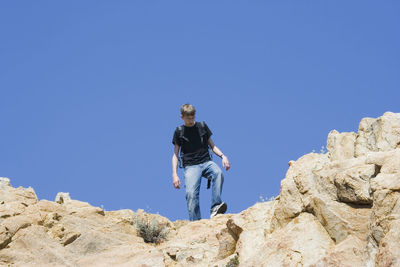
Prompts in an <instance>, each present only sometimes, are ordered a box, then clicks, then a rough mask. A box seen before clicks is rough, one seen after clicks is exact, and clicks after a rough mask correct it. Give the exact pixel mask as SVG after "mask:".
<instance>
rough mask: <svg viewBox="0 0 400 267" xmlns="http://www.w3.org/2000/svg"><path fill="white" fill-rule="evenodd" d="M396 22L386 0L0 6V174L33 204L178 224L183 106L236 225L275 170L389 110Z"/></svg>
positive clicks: (395, 96) (398, 65) (205, 194)
mask: <svg viewBox="0 0 400 267" xmlns="http://www.w3.org/2000/svg"><path fill="white" fill-rule="evenodd" d="M399 14H400V4H399V1H379V2H377V1H201V2H199V1H196V2H195V1H98V0H96V1H1V2H0V100H1V103H0V127H1V130H0V176H6V177H9V178H10V179H11V183H12V185H13V186H15V187H17V186H23V187H28V186H32V187H33V188H34V189H35V191H36V194H37V195H38V197H39V199H49V200H54V198H55V196H56V194H57V192H69V193H70V195H71V197H72V198H73V199H78V200H81V201H87V202H89V203H90V204H92V205H95V206H100V205H103V206H104V208H105V209H106V210H116V209H122V208H128V209H132V210H134V211H135V210H137V209H139V208H143V209H145V210H146V211H149V212H152V213H156V212H159V213H160V214H161V215H163V216H166V217H168V218H169V219H170V220H176V219H187V218H188V213H187V210H186V200H185V192H184V189H183V188H182V189H180V190H176V189H174V188H173V186H172V176H171V173H172V171H171V157H172V154H173V145H172V142H171V141H172V135H173V132H174V130H175V127H177V126H178V125H181V124H182V123H183V122H182V120H181V119H180V117H179V115H180V114H179V108H180V106H181V105H182V104H184V103H191V104H193V105H194V106H195V107H196V109H197V116H196V120H197V121H206V122H207V124H208V125H209V127H210V129H211V130H212V131H213V133H214V135H213V139H214V142H215V144H216V145H217V146H218V147H219V148H220V149H221V150H222V151H223V152H224V153H225V154H226V155H227V156H228V157H229V159H230V162H231V169H230V170H229V171H225V170H224V174H225V184H224V188H223V193H222V197H223V200H224V201H226V202H227V203H228V212H231V213H238V212H240V211H242V210H244V209H246V208H248V207H250V206H252V205H253V204H255V203H256V202H257V201H259V196H260V195H262V196H263V197H271V196H276V195H278V194H279V190H280V181H281V180H282V179H283V178H284V177H285V174H286V171H287V168H288V161H289V160H296V159H298V158H299V157H300V156H302V155H304V154H306V153H309V152H311V151H312V150H316V151H319V150H320V148H321V146H325V145H326V137H327V135H328V133H329V131H331V130H332V129H336V130H338V131H357V128H358V123H359V121H360V120H361V118H363V117H378V116H381V115H382V114H383V113H384V112H386V111H392V112H400V108H399V107H400V105H399V99H400V49H399V48H400V34H399V27H400V16H399ZM214 160H215V161H216V162H217V163H218V164H219V165H220V166H221V160H220V159H219V158H217V157H216V156H215V157H214ZM178 175H179V177H180V178H181V179H182V181H183V180H184V177H183V173H182V170H181V169H180V170H179V172H178ZM205 181H206V180H205V179H204V180H203V183H202V186H201V188H202V189H201V195H200V202H201V212H202V217H203V218H208V217H209V212H208V210H209V205H210V197H211V195H210V190H206V189H205V188H206V182H205Z"/></svg>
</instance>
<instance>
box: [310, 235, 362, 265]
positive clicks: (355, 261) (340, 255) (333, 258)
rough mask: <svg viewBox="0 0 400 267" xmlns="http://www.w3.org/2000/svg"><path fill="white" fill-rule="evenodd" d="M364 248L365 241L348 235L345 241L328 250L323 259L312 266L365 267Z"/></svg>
mask: <svg viewBox="0 0 400 267" xmlns="http://www.w3.org/2000/svg"><path fill="white" fill-rule="evenodd" d="M365 247H366V241H362V240H360V239H358V238H357V237H355V236H353V235H349V236H347V238H346V239H345V240H343V241H342V242H341V243H339V244H338V245H336V246H334V247H333V248H332V249H331V250H329V252H328V253H327V254H326V256H325V257H324V258H322V259H321V260H319V261H318V262H317V263H315V264H313V265H312V266H332V267H333V266H335V267H353V266H366V258H365Z"/></svg>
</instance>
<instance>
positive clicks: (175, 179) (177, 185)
mask: <svg viewBox="0 0 400 267" xmlns="http://www.w3.org/2000/svg"><path fill="white" fill-rule="evenodd" d="M172 182H173V184H174V187H175V188H176V189H180V188H181V187H180V186H181V180H180V179H179V177H178V175H176V174H175V175H173V176H172Z"/></svg>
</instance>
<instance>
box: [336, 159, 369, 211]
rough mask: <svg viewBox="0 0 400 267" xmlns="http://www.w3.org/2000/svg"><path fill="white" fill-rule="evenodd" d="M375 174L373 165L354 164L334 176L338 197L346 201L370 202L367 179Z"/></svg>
mask: <svg viewBox="0 0 400 267" xmlns="http://www.w3.org/2000/svg"><path fill="white" fill-rule="evenodd" d="M374 175H375V165H373V164H368V165H363V166H355V167H353V168H349V169H347V170H345V171H343V172H339V173H338V174H337V175H336V176H335V185H336V187H337V189H338V198H339V199H340V200H341V201H343V202H347V203H354V204H371V203H372V195H371V186H370V183H369V180H370V179H371V178H372V177H373V176H374Z"/></svg>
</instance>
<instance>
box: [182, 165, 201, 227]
mask: <svg viewBox="0 0 400 267" xmlns="http://www.w3.org/2000/svg"><path fill="white" fill-rule="evenodd" d="M184 174H185V187H186V202H187V208H188V211H189V219H190V220H191V221H196V220H200V219H201V214H200V205H199V193H200V184H201V168H200V167H199V166H198V165H192V166H186V167H185V169H184Z"/></svg>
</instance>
